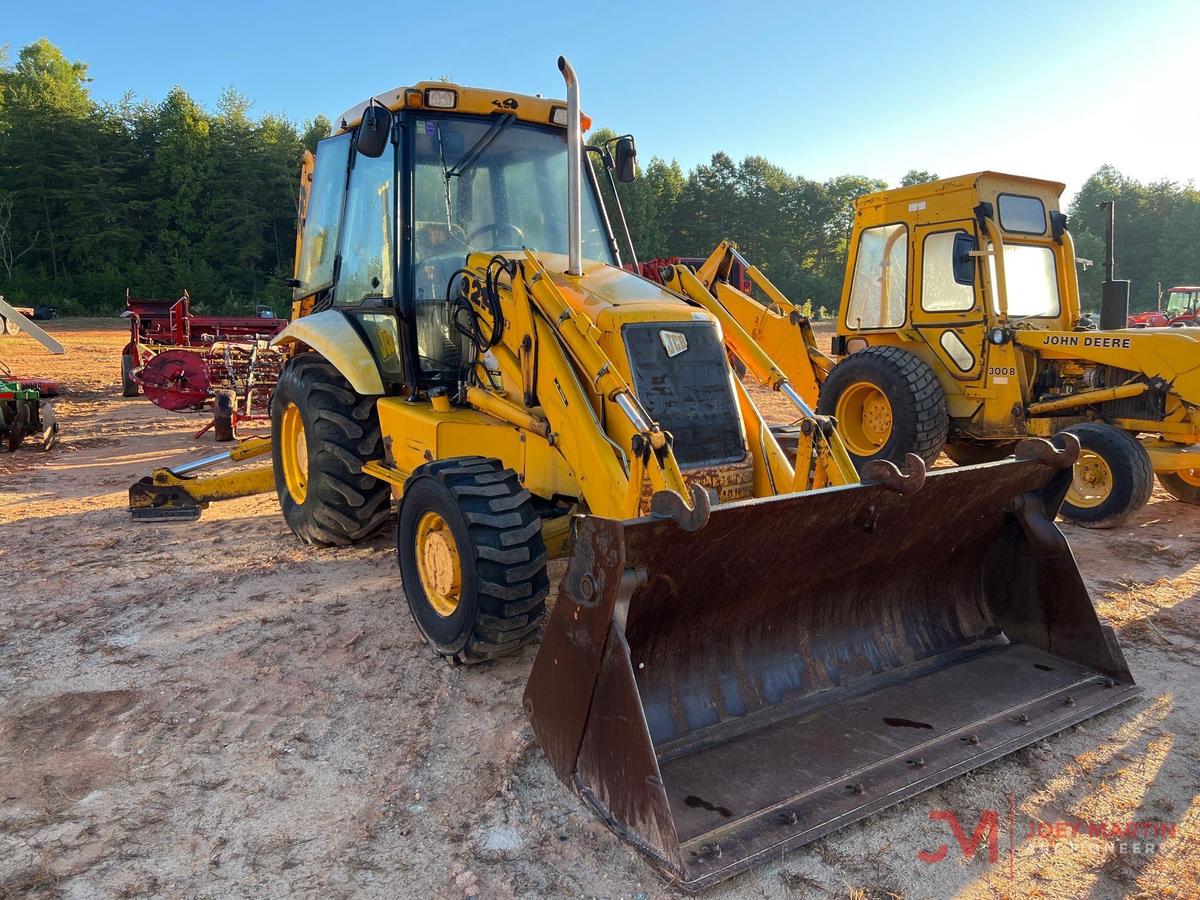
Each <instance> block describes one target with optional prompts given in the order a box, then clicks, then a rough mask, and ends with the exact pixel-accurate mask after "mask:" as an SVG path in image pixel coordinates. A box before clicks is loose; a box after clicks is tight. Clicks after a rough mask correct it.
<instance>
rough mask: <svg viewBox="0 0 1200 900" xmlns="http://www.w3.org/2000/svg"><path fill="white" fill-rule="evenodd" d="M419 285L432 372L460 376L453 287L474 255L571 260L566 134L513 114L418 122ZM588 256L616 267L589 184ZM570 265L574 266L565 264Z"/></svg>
mask: <svg viewBox="0 0 1200 900" xmlns="http://www.w3.org/2000/svg"><path fill="white" fill-rule="evenodd" d="M412 125H413V127H412V129H411V130H412V135H413V138H412V140H413V144H412V160H413V182H412V184H413V193H412V216H413V222H412V235H413V240H412V279H413V294H412V301H413V308H414V310H415V313H416V317H417V349H418V352H419V353H420V355H421V365H422V367H423V368H424V369H425V370H426V371H427V372H430V373H432V372H438V371H441V372H446V371H452V370H457V368H458V365H459V360H458V352H457V349H456V347H457V335H456V334H455V333H454V331H453V330H452V328H451V323H450V319H449V310H448V307H447V304H446V302H445V301H446V288H447V285H448V283H449V281H450V278H451V276H452V275H453V274H454V272H455V270H457V269H459V268H461V267H462V266H464V265H466V262H467V256H468V254H470V253H480V252H482V253H501V252H513V251H520V250H522V249H529V250H534V251H538V252H539V253H543V254H545V253H555V254H563V255H564V257H565V255H566V253H567V135H566V132H565V131H563V130H562V129H558V128H549V127H540V126H534V125H527V124H522V123H520V122H518V121H516V120H515V119H512V118H509V117H502V116H496V117H489V118H486V119H464V118H456V117H454V116H430V117H428V118H415V119H414V120H413V122H412ZM583 192H584V193H583V203H582V206H583V219H582V225H583V255H584V257H586V258H588V259H593V260H598V261H600V262H604V263H608V264H610V265H615V263H616V260H615V258H614V257H613V254H612V250H611V248H610V246H609V243H608V238H607V236H606V232H605V229H604V226H603V219H602V217H601V214H600V207H599V204H598V202H597V199H596V197H595V195H594V193H593V192H592V187H591V184H590V182H589V181H588V180H587V179H586V178H585V179H584V184H583ZM563 268H566V260H565V258H564V260H563Z"/></svg>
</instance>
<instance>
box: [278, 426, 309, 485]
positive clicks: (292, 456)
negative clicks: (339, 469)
mask: <svg viewBox="0 0 1200 900" xmlns="http://www.w3.org/2000/svg"><path fill="white" fill-rule="evenodd" d="M280 432H281V434H280V435H279V450H280V457H281V462H282V463H283V480H284V484H285V485H287V491H288V494H289V495H291V498H292V500H293V501H295V502H296V503H299V504H303V503H304V501H305V499H306V498H307V497H308V439H307V438H306V437H305V435H304V419H303V417H302V416H301V414H300V407H298V406H297V405H296V404H295V403H289V404H288V405H287V408H286V409H284V411H283V421H282V422H281V423H280Z"/></svg>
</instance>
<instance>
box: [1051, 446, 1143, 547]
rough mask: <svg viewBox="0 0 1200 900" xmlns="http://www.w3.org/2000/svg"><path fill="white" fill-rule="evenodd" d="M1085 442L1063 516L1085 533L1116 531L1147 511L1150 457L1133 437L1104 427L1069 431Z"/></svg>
mask: <svg viewBox="0 0 1200 900" xmlns="http://www.w3.org/2000/svg"><path fill="white" fill-rule="evenodd" d="M1063 430H1064V431H1068V432H1070V433H1071V434H1073V435H1075V436H1076V437H1077V438H1079V459H1078V460H1077V461H1076V463H1075V470H1074V473H1073V474H1074V478H1073V480H1072V482H1071V487H1070V489H1069V490H1068V491H1067V497H1066V499H1065V500H1064V501H1063V505H1062V509H1061V510H1060V512H1059V515H1060V516H1061V517H1062V518H1063V520H1064V521H1066V522H1070V523H1071V524H1073V525H1081V526H1083V527H1084V528H1115V527H1116V526H1118V525H1120V524H1122V523H1123V522H1125V521H1126V520H1127V519H1128V518H1129V517H1130V516H1132V515H1133V514H1134V513H1136V512H1137V511H1138V510H1139V509H1141V508H1142V507H1143V506H1145V505H1146V502H1147V501H1148V500H1149V499H1150V492H1151V490H1152V489H1153V487H1154V470H1153V468H1152V467H1151V465H1150V455H1149V454H1148V453H1147V452H1146V448H1145V447H1143V446H1142V444H1141V442H1140V441H1139V440H1138V439H1137V438H1135V437H1134V436H1133V435H1132V434H1130V433H1129V432H1128V431H1124V430H1123V429H1120V428H1116V427H1114V426H1112V425H1106V424H1104V423H1102V422H1084V423H1082V424H1080V425H1072V426H1071V427H1069V428H1065V429H1063Z"/></svg>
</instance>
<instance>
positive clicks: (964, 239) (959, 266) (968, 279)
mask: <svg viewBox="0 0 1200 900" xmlns="http://www.w3.org/2000/svg"><path fill="white" fill-rule="evenodd" d="M977 249H978V248H977V247H976V245H975V236H974V235H972V234H968V233H967V232H965V231H960V232H958V233H957V234H955V235H954V249H953V250H952V251H951V252H952V253H953V254H954V280H955V282H956V283H958V284H965V285H972V284H974V283H975V257H973V256H972V255H971V254H972V253H974V252H975V250H977Z"/></svg>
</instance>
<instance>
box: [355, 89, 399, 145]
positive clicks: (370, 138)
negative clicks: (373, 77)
mask: <svg viewBox="0 0 1200 900" xmlns="http://www.w3.org/2000/svg"><path fill="white" fill-rule="evenodd" d="M391 135H392V113H391V110H389V109H388V108H387V107H386V106H383V105H382V104H378V103H375V102H372V103H371V104H370V105H369V106H368V107H367V108H366V109H365V110H363V117H362V122H361V123H359V126H358V134H357V135H355V138H354V147H355V149H356V150H357V151H358V152H359V153H361V154H362V155H363V156H368V157H370V158H371V159H378V158H379V157H381V156H383V151H384V148H386V147H387V145H388V141H389V140H391Z"/></svg>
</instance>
